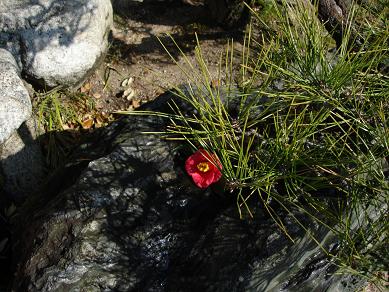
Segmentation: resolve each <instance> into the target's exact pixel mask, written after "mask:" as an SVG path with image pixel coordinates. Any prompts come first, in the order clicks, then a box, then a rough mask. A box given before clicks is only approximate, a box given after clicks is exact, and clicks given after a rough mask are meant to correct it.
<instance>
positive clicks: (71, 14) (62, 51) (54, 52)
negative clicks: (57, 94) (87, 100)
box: [0, 0, 112, 87]
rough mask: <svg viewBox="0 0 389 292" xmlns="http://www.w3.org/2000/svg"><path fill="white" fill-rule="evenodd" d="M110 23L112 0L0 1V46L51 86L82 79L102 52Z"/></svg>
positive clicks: (30, 74) (32, 75)
mask: <svg viewBox="0 0 389 292" xmlns="http://www.w3.org/2000/svg"><path fill="white" fill-rule="evenodd" d="M111 24H112V7H111V2H110V1H109V0H92V1H89V0H71V1H60V0H41V1H29V0H1V1H0V31H1V33H0V47H3V48H6V49H7V50H9V51H10V52H12V53H13V54H15V59H17V60H18V62H19V63H20V64H21V65H22V66H23V70H24V73H25V74H26V76H27V77H28V78H29V79H30V80H31V81H34V82H37V83H40V84H41V85H44V86H47V87H54V86H58V85H65V86H73V85H75V84H78V83H79V82H81V81H82V80H83V78H84V77H86V75H87V74H88V73H89V72H90V71H91V70H92V69H93V67H94V66H95V64H96V63H97V62H98V61H99V59H100V58H101V57H102V56H103V55H104V53H105V51H106V49H107V45H108V33H109V30H110V27H111Z"/></svg>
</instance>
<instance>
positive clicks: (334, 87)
mask: <svg viewBox="0 0 389 292" xmlns="http://www.w3.org/2000/svg"><path fill="white" fill-rule="evenodd" d="M269 9H271V11H273V13H274V14H275V15H274V17H275V19H276V20H277V22H273V23H269V22H268V21H265V20H262V19H260V16H258V15H256V17H257V18H258V20H257V23H259V24H260V26H261V27H262V28H263V27H265V28H266V31H267V33H266V34H258V32H257V31H255V28H254V29H252V28H251V27H249V28H248V30H247V34H246V38H245V45H244V49H243V51H242V52H240V55H241V58H242V59H241V60H240V64H239V67H240V70H238V72H237V70H235V68H236V66H235V65H236V64H235V61H236V58H235V57H234V56H235V55H234V46H233V42H231V43H230V44H229V46H228V47H227V48H226V51H225V52H224V53H223V54H222V55H221V57H220V68H219V75H218V76H211V74H210V71H209V70H208V67H207V64H206V61H205V60H204V58H203V57H202V53H201V47H200V45H198V46H197V48H196V51H195V53H196V57H197V64H192V63H191V62H190V61H189V59H188V58H187V57H186V56H185V54H184V53H183V52H182V51H181V54H182V55H181V57H182V58H183V59H184V60H185V61H186V64H187V66H186V67H181V69H182V71H183V72H184V73H185V74H186V77H187V81H188V85H187V86H186V87H185V88H184V89H183V88H176V90H175V92H176V94H177V96H178V97H179V98H180V99H181V100H183V101H184V102H185V103H187V104H189V105H190V107H192V108H193V109H194V110H193V111H192V113H188V112H184V110H183V109H182V108H181V107H180V106H179V105H178V103H177V104H176V103H172V104H171V108H172V110H173V111H174V114H163V113H145V112H134V113H132V114H158V115H161V116H165V117H167V118H169V119H170V126H169V127H168V129H167V130H166V131H165V132H163V134H165V135H167V137H168V138H169V139H179V140H184V141H186V142H188V143H189V145H191V146H192V147H193V149H194V150H195V149H198V148H200V147H201V148H204V149H206V150H208V151H209V152H212V153H216V154H217V156H218V157H219V159H220V161H221V163H222V165H223V169H222V173H223V177H224V179H225V181H226V186H225V190H226V192H230V193H231V195H235V196H236V204H237V208H238V211H239V214H240V216H241V217H242V218H243V217H245V216H253V214H252V212H253V208H252V206H253V205H255V204H258V203H260V204H262V205H263V207H264V208H265V209H266V210H267V211H268V213H269V214H270V216H271V217H272V218H273V219H274V220H275V222H276V223H277V224H278V226H279V227H280V228H281V229H282V230H283V231H284V232H285V234H286V235H287V236H289V234H288V230H286V228H285V227H284V224H283V219H282V218H281V217H280V216H279V212H278V209H279V208H281V209H284V210H286V211H287V212H289V213H290V214H291V215H292V216H293V214H295V212H303V213H305V214H306V215H307V216H309V217H310V218H311V219H312V220H314V221H316V222H318V223H320V224H321V225H324V226H326V227H327V228H328V230H330V231H331V232H332V233H333V234H335V235H336V236H337V238H338V240H339V248H338V250H337V251H334V252H333V254H330V253H329V252H328V251H327V250H326V247H324V246H323V247H322V248H323V250H324V251H325V252H326V253H327V254H328V255H329V256H334V259H335V262H336V263H337V264H339V266H340V267H342V268H344V269H346V270H347V271H348V272H350V271H353V272H358V273H359V274H361V275H367V276H369V277H372V276H373V275H377V274H376V272H377V271H382V270H384V269H385V265H386V267H387V266H388V263H387V261H388V252H387V249H385V244H387V240H388V238H387V232H388V220H387V219H388V218H387V209H388V194H389V184H388V174H387V173H388V170H389V161H388V159H389V101H388V98H387V97H388V96H389V92H388V89H389V77H388V76H387V74H386V73H387V72H384V71H382V70H383V69H382V68H384V69H385V66H384V64H387V63H388V47H387V43H388V36H389V34H388V30H387V27H385V25H383V26H381V27H377V28H376V29H371V30H369V31H367V32H366V31H364V35H363V39H364V43H363V45H359V46H356V45H355V44H356V42H355V38H356V37H359V36H358V35H357V36H356V35H355V33H354V31H353V29H354V24H355V22H354V20H355V13H356V12H355V11H356V7H353V8H352V10H351V11H350V18H349V19H348V22H347V24H345V27H344V29H343V31H344V35H343V42H342V45H341V47H340V48H338V49H336V48H335V43H334V41H333V40H332V39H331V36H330V35H329V34H328V33H327V32H326V31H325V29H324V27H323V25H322V24H321V23H320V21H319V20H318V18H317V17H316V16H317V7H315V6H314V5H310V4H309V3H307V2H306V1H294V2H293V4H289V3H288V2H286V1H282V3H281V4H278V3H276V1H271V8H269ZM267 17H268V15H267ZM173 41H174V40H173ZM177 47H178V46H177ZM178 49H179V47H178ZM168 53H169V52H168ZM170 56H171V55H170ZM171 57H172V59H173V60H174V58H173V56H171ZM175 61H176V60H175ZM176 63H177V65H179V63H178V62H177V61H176ZM215 78H216V79H217V82H216V84H220V86H214V85H213V84H215V82H214V79H215ZM231 109H233V110H231ZM274 202H276V203H277V205H278V206H279V207H278V209H277V208H275V207H274V204H272V203H274ZM294 218H295V220H296V224H299V225H300V226H301V227H302V228H304V229H305V230H307V231H308V230H309V228H308V226H304V224H303V223H302V222H300V221H299V220H298V219H297V217H294ZM312 236H313V239H314V240H316V239H315V238H314V235H312ZM289 237H290V236H289ZM290 238H291V237H290ZM291 240H293V238H291Z"/></svg>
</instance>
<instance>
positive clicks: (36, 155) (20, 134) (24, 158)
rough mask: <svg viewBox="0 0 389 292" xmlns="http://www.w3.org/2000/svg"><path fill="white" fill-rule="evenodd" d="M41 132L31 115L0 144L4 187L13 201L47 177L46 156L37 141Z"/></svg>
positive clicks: (0, 166)
mask: <svg viewBox="0 0 389 292" xmlns="http://www.w3.org/2000/svg"><path fill="white" fill-rule="evenodd" d="M38 134H39V131H38V125H37V123H36V121H35V120H34V119H33V118H30V119H29V120H28V121H26V122H24V123H23V124H22V125H21V126H20V127H19V129H18V130H17V131H16V132H14V133H13V134H12V135H11V137H9V138H8V140H7V141H6V142H4V143H3V144H2V145H0V173H2V175H3V179H2V186H1V187H2V188H3V191H4V192H5V194H7V195H8V196H9V197H12V198H13V199H14V200H17V199H22V198H24V197H26V196H27V195H29V194H31V193H33V192H34V191H36V190H37V189H38V187H39V185H40V183H41V182H42V180H43V178H44V176H45V159H44V156H43V154H42V150H41V147H40V145H39V143H38V141H37V136H38Z"/></svg>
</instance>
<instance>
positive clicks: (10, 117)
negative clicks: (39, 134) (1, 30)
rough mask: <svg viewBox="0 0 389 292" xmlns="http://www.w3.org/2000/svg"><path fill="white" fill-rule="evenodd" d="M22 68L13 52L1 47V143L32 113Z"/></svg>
mask: <svg viewBox="0 0 389 292" xmlns="http://www.w3.org/2000/svg"><path fill="white" fill-rule="evenodd" d="M19 74H20V68H19V66H18V65H17V63H16V61H15V59H14V57H13V56H12V54H11V53H9V52H8V51H6V50H4V49H0V144H2V143H4V142H5V141H6V140H7V139H8V138H9V136H10V135H11V133H12V132H14V131H15V130H16V129H18V128H19V126H20V125H21V124H22V123H23V122H24V121H25V120H27V119H28V118H29V116H30V115H31V101H30V96H29V95H28V92H27V90H26V88H25V87H24V85H23V81H22V80H21V79H20V76H19Z"/></svg>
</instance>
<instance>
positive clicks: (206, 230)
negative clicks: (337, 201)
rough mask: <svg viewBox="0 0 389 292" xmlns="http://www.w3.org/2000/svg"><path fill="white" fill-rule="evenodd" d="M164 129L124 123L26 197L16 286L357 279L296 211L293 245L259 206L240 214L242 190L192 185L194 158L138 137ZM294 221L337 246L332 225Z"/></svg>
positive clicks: (316, 285) (255, 287) (285, 285)
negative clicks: (249, 215)
mask: <svg viewBox="0 0 389 292" xmlns="http://www.w3.org/2000/svg"><path fill="white" fill-rule="evenodd" d="M159 102H161V100H157V102H156V103H157V104H156V107H157V108H159V109H161V105H163V104H164V103H163V102H162V104H161V103H160V104H158V103H159ZM163 126H164V124H163V121H162V120H161V119H159V118H156V117H139V116H132V117H128V118H124V119H122V120H120V121H119V122H117V123H115V124H113V125H112V126H110V127H109V128H107V129H105V130H103V131H102V132H101V133H100V134H99V135H97V136H96V137H95V139H96V142H95V143H93V142H91V143H90V144H85V145H84V146H83V147H81V148H80V150H79V151H78V152H77V153H75V154H74V158H73V160H72V162H71V163H69V164H67V165H66V167H64V168H63V169H61V170H59V171H58V173H57V174H55V175H54V176H53V178H52V179H51V180H50V182H49V183H48V184H47V186H46V187H45V188H44V189H43V190H42V191H40V192H39V195H38V196H36V197H34V198H31V199H30V200H29V201H28V202H27V203H26V204H25V206H24V208H23V209H22V210H20V214H21V215H20V216H21V217H19V218H16V219H15V220H16V221H15V224H16V225H17V226H19V228H20V229H19V230H16V232H15V234H18V235H19V238H17V240H16V241H15V242H17V244H16V245H15V246H14V250H15V254H16V255H17V257H16V258H15V262H16V263H17V265H16V267H15V279H14V281H13V291H280V290H282V291H339V292H340V291H354V289H355V287H356V286H355V283H360V282H355V281H354V280H355V279H353V278H352V277H351V276H350V277H349V276H347V277H340V276H334V275H333V272H334V269H333V265H332V263H331V261H330V259H328V258H327V257H326V256H325V255H324V254H323V253H321V251H320V249H319V248H318V247H317V245H316V244H315V243H314V242H313V241H312V240H311V239H310V237H309V236H307V235H306V233H305V231H304V230H301V228H299V226H298V225H297V224H296V223H295V222H294V221H293V219H292V215H291V214H288V213H286V212H284V213H281V214H280V217H282V218H284V224H285V226H286V228H287V229H288V231H289V233H290V234H291V236H292V237H294V238H295V239H296V244H292V243H291V241H290V240H289V239H287V238H286V236H285V235H284V234H283V233H282V231H280V229H279V228H278V227H277V226H276V224H275V223H274V221H273V220H272V219H271V218H269V216H268V215H266V213H265V212H264V211H263V209H262V208H261V207H260V206H258V204H255V205H256V206H253V208H254V209H255V218H253V219H247V220H241V219H239V215H238V212H237V209H236V201H235V195H232V194H220V193H218V192H214V191H213V190H212V189H207V190H205V191H202V190H200V189H197V188H196V187H195V186H194V185H193V183H192V182H191V180H190V179H189V178H188V176H187V175H186V174H185V172H184V170H183V165H184V162H185V159H186V157H187V156H188V155H190V153H188V152H186V150H178V149H179V148H178V147H176V146H177V145H176V144H174V143H172V142H168V141H166V140H161V138H160V136H158V135H151V134H150V135H145V134H141V132H142V131H147V132H155V131H158V130H160V129H161V127H163ZM274 208H276V206H274ZM280 212H282V211H280ZM293 216H296V217H297V218H298V219H299V220H300V221H301V222H304V223H305V224H307V225H308V226H310V229H311V232H312V233H314V234H316V235H317V238H318V239H319V240H321V241H322V244H323V245H324V246H326V247H329V246H330V244H331V242H332V241H333V238H332V236H331V234H330V233H329V232H328V231H327V230H324V229H323V228H322V227H319V226H317V225H316V224H314V223H312V222H310V221H309V220H308V219H307V218H305V217H304V216H303V214H299V213H298V212H296V213H295V214H293ZM26 226H28V228H26ZM352 282H353V283H354V284H353V285H351V284H350V283H352ZM348 285H351V286H352V287H350V286H348Z"/></svg>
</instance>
